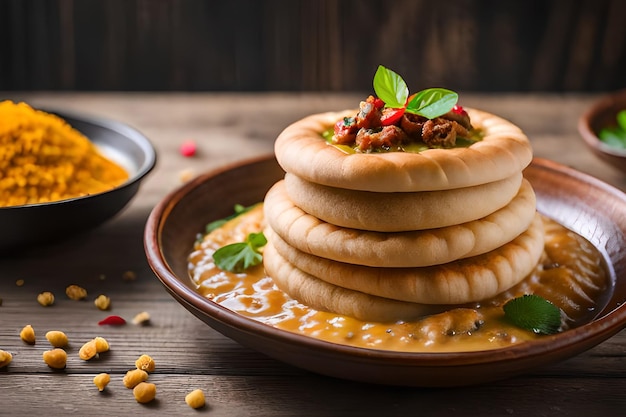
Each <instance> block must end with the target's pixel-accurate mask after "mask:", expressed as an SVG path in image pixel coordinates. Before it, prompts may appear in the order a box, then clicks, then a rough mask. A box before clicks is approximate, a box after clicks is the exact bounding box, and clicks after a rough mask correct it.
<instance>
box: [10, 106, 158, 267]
mask: <svg viewBox="0 0 626 417" xmlns="http://www.w3.org/2000/svg"><path fill="white" fill-rule="evenodd" d="M44 111H46V112H49V113H53V114H56V115H58V116H60V117H61V118H63V119H65V121H67V122H68V123H69V124H70V125H71V126H72V127H74V128H75V129H77V130H78V131H80V132H81V133H82V134H84V135H85V136H86V137H88V138H89V139H90V140H91V141H92V142H93V143H94V144H95V145H96V146H97V147H98V149H99V150H100V151H101V152H102V153H103V154H104V155H105V156H107V157H108V158H110V159H111V160H113V161H115V162H117V163H118V164H120V165H121V166H122V167H124V168H125V169H126V170H127V171H128V173H129V178H128V180H127V181H126V182H124V183H123V184H121V185H120V186H118V187H116V188H114V189H112V190H110V191H106V192H103V193H99V194H92V195H88V196H83V197H77V198H71V199H67V200H61V201H55V202H49V203H39V204H27V205H21V206H13V207H1V208H0V230H2V233H1V234H0V255H8V254H12V253H13V252H15V251H17V250H21V249H22V248H24V247H25V246H28V245H41V244H45V243H50V242H54V241H59V240H61V239H65V238H67V237H69V236H72V235H75V234H76V233H78V232H81V231H85V230H88V229H92V228H94V227H96V226H98V225H100V224H102V223H103V222H105V221H106V220H109V219H111V218H112V217H113V216H115V215H116V214H117V213H119V212H120V211H121V210H122V209H123V208H124V207H125V206H126V204H127V203H128V202H129V201H130V200H131V199H132V198H133V197H134V196H135V194H136V193H137V191H138V189H139V185H140V183H141V181H142V180H143V179H144V177H145V176H146V175H147V174H148V173H149V172H150V171H151V170H152V168H153V167H154V165H155V163H156V151H155V149H154V147H153V146H152V144H151V143H150V141H149V140H148V139H147V138H146V137H145V136H144V135H143V134H141V133H140V132H138V131H137V130H135V129H133V128H131V127H130V126H127V125H125V124H123V123H119V122H116V121H112V120H107V119H102V118H98V117H88V116H84V115H80V114H75V113H66V112H59V111H54V110H48V109H45V110H44Z"/></svg>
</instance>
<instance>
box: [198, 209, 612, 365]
mask: <svg viewBox="0 0 626 417" xmlns="http://www.w3.org/2000/svg"><path fill="white" fill-rule="evenodd" d="M264 227H265V222H264V219H263V208H262V204H258V205H257V206H256V207H255V208H254V209H252V210H250V211H248V212H247V213H245V214H242V215H240V216H238V217H236V218H235V219H233V220H230V221H229V222H227V223H226V224H224V225H223V226H222V227H220V228H218V229H216V230H214V231H212V232H211V233H209V234H207V235H205V236H203V237H202V238H201V239H199V240H198V241H197V242H196V243H195V246H194V251H193V252H192V253H191V254H190V255H189V259H188V260H189V266H188V268H189V274H190V277H191V280H192V281H193V283H194V284H195V285H196V288H197V291H198V292H199V293H200V294H202V295H203V296H205V297H207V298H208V299H210V300H212V301H213V302H216V303H219V304H220V305H222V306H224V307H226V308H229V309H230V310H232V311H234V312H236V313H238V314H241V315H243V316H246V317H250V318H252V319H254V320H258V321H260V322H262V323H266V324H268V325H271V326H274V327H277V328H280V329H284V330H288V331H291V332H295V333H299V334H303V335H307V336H310V337H314V338H318V339H321V340H325V341H329V342H334V343H339V344H345V345H351V346H356V347H363V348H371V349H382V350H394V351H404V352H462V351H476V350H486V349H496V348H502V347H506V346H510V345H513V344H516V343H520V342H524V341H529V340H533V339H536V338H539V337H541V336H540V335H537V334H535V333H533V332H529V331H526V330H523V329H520V328H518V327H515V326H514V325H512V324H510V323H509V322H508V321H507V320H506V319H505V317H504V312H503V309H502V306H503V305H504V304H505V303H506V302H507V301H508V300H510V299H512V298H516V297H519V296H522V295H524V294H537V295H539V296H541V297H543V298H545V299H547V300H549V301H551V302H552V303H553V304H555V305H556V306H557V307H559V308H560V309H561V311H562V314H563V326H562V328H563V330H565V329H567V328H571V327H576V326H578V325H581V324H584V323H586V322H588V321H590V320H591V319H593V317H594V316H595V315H596V314H597V312H599V311H600V310H602V307H603V306H604V303H605V302H606V299H608V295H609V294H610V290H611V285H612V284H611V280H610V274H609V273H608V270H607V268H606V264H605V261H604V258H603V256H602V255H601V254H600V252H599V251H598V250H597V249H596V248H595V247H594V246H593V245H592V244H591V243H589V242H588V241H587V240H585V239H584V238H582V237H581V236H579V235H577V234H575V233H573V232H572V231H570V230H568V229H566V228H565V227H563V226H561V225H559V224H558V223H556V222H554V221H553V220H550V219H547V218H545V217H544V227H545V249H544V254H543V256H542V258H541V260H540V262H539V264H538V265H537V266H536V267H535V269H534V271H533V272H532V273H531V274H530V275H529V276H528V277H527V278H526V279H525V280H524V281H522V282H521V283H520V284H518V285H516V286H515V287H513V288H511V289H510V290H508V291H505V292H504V293H501V294H499V295H498V296H496V297H494V298H492V299H489V300H485V301H483V302H480V303H473V304H470V305H463V306H450V309H449V310H447V311H445V312H443V313H440V314H436V315H432V316H428V317H424V318H421V319H418V320H415V321H406V322H405V321H402V322H395V323H376V322H364V321H360V320H356V319H354V318H351V317H347V316H342V315H338V314H333V313H328V312H323V311H317V310H314V309H312V308H309V307H308V306H306V305H303V304H302V303H300V302H298V301H297V300H294V299H292V298H290V297H289V296H288V295H287V294H285V293H284V292H283V291H281V290H280V289H278V288H277V287H276V285H275V284H274V283H273V281H272V279H271V278H270V277H268V276H267V275H266V274H265V271H264V268H263V265H257V266H254V267H252V268H249V269H248V270H246V272H245V273H240V274H236V273H231V272H227V271H223V270H221V269H219V268H217V267H216V266H215V264H214V262H213V258H212V255H213V253H214V252H215V251H216V250H217V249H219V248H220V247H222V246H225V245H227V244H230V243H235V242H242V241H244V240H245V238H246V236H247V235H248V234H249V233H257V232H259V231H262V230H263V229H264Z"/></svg>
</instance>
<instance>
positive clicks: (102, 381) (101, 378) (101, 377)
mask: <svg viewBox="0 0 626 417" xmlns="http://www.w3.org/2000/svg"><path fill="white" fill-rule="evenodd" d="M109 382H111V376H110V375H109V374H107V373H106V372H103V373H101V374H98V375H96V376H95V377H94V378H93V383H94V384H95V385H96V387H98V391H100V392H102V391H104V388H105V387H106V386H107V385H108V384H109Z"/></svg>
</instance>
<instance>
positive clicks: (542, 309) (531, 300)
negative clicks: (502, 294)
mask: <svg viewBox="0 0 626 417" xmlns="http://www.w3.org/2000/svg"><path fill="white" fill-rule="evenodd" d="M503 308H504V316H505V317H506V318H507V320H509V321H510V322H511V323H513V324H514V325H515V326H517V327H520V328H522V329H526V330H530V331H532V332H534V333H538V334H554V333H556V332H558V331H559V328H560V327H561V310H560V309H559V308H558V307H557V306H555V305H554V304H552V303H551V302H550V301H548V300H546V299H545V298H542V297H540V296H538V295H535V294H526V295H523V296H521V297H518V298H514V299H512V300H509V301H508V302H507V303H506V304H505V305H504V307H503Z"/></svg>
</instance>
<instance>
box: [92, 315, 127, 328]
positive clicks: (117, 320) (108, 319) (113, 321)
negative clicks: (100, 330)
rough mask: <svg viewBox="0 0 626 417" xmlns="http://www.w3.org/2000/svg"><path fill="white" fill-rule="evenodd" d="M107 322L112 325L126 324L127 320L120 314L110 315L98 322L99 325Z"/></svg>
mask: <svg viewBox="0 0 626 417" xmlns="http://www.w3.org/2000/svg"><path fill="white" fill-rule="evenodd" d="M107 324H108V325H111V326H121V325H123V324H126V320H124V319H123V318H121V317H120V316H108V317H106V318H104V319H102V320H100V321H99V322H98V325H99V326H103V325H107Z"/></svg>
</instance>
